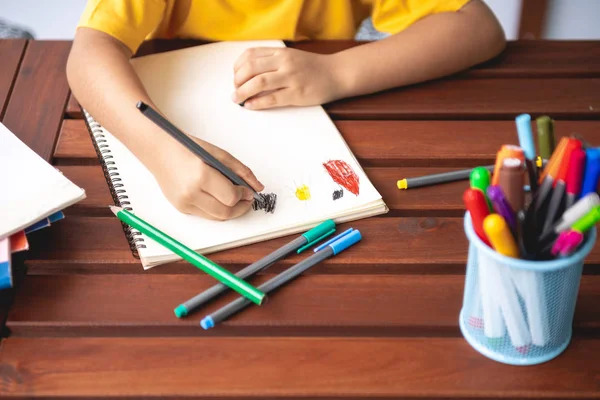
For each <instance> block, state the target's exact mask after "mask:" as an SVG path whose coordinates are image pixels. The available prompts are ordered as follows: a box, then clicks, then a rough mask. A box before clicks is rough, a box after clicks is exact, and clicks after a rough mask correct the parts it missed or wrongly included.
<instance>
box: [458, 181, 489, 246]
mask: <svg viewBox="0 0 600 400" xmlns="http://www.w3.org/2000/svg"><path fill="white" fill-rule="evenodd" d="M463 201H464V203H465V207H466V208H467V211H469V214H471V222H472V223H473V230H474V231H475V233H476V234H477V236H479V239H481V240H482V241H483V243H485V244H487V245H488V246H490V247H492V246H491V245H490V242H489V240H488V238H487V236H486V234H485V231H484V230H483V220H484V219H485V217H487V216H488V215H489V214H490V209H489V207H488V205H487V202H486V200H485V196H484V195H483V192H482V191H481V190H479V189H467V190H465V193H464V194H463Z"/></svg>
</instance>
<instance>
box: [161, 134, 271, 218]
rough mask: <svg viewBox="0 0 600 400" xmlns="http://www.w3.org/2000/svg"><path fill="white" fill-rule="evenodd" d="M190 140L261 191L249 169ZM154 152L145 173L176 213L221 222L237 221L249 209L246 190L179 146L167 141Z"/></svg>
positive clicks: (232, 158) (248, 198) (217, 149)
mask: <svg viewBox="0 0 600 400" xmlns="http://www.w3.org/2000/svg"><path fill="white" fill-rule="evenodd" d="M163 134H164V133H163ZM192 139H194V140H195V141H196V142H198V143H199V144H200V145H201V146H202V147H203V148H204V149H205V150H206V151H208V152H209V153H210V154H212V155H213V156H214V157H215V158H217V159H218V160H219V161H221V162H222V163H223V164H225V165H226V166H228V167H229V168H230V169H231V170H232V171H233V172H235V173H236V174H238V175H239V176H240V177H241V178H242V179H244V180H245V181H246V182H247V183H248V184H249V185H250V186H252V187H253V188H254V190H256V191H261V190H263V189H264V186H263V185H262V184H261V183H260V182H259V181H258V179H256V176H254V174H253V173H252V171H251V170H250V168H248V167H247V166H245V165H244V164H242V163H241V162H240V161H239V160H237V159H236V158H234V157H233V156H232V155H231V154H229V153H228V152H226V151H224V150H222V149H220V148H219V147H217V146H214V145H212V144H210V143H207V142H205V141H203V140H200V139H197V138H193V137H192ZM157 149H158V151H157V152H156V153H155V154H154V156H153V157H150V158H151V159H152V161H151V162H150V163H149V164H150V165H149V169H150V170H151V172H152V173H153V174H154V177H155V178H156V180H157V182H158V184H159V185H160V188H161V190H162V192H163V193H164V195H165V196H166V197H167V199H168V200H169V201H170V202H171V204H173V205H174V206H175V207H176V208H177V209H178V210H179V211H181V212H183V213H186V214H195V215H199V216H202V217H204V218H208V219H214V220H221V221H223V220H228V219H233V218H237V217H239V216H241V215H243V214H245V213H246V212H247V211H248V210H249V209H250V208H251V207H252V201H253V197H252V192H251V191H250V190H249V189H247V188H245V187H242V186H237V185H234V184H233V183H231V181H229V179H227V178H226V177H225V176H223V174H221V173H220V172H219V171H217V170H216V169H214V168H212V167H210V166H208V165H207V164H205V163H204V162H203V161H202V160H201V159H199V158H198V157H197V156H195V155H194V154H193V153H191V152H190V151H189V150H187V149H186V148H184V147H183V146H182V145H181V144H179V143H177V142H175V141H174V140H171V139H170V138H168V140H165V141H164V143H160V144H159V146H158V148H157Z"/></svg>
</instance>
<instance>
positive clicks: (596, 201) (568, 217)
mask: <svg viewBox="0 0 600 400" xmlns="http://www.w3.org/2000/svg"><path fill="white" fill-rule="evenodd" d="M599 205H600V196H598V193H596V192H593V193H589V194H587V195H585V196H584V197H582V198H581V199H579V201H577V202H576V203H575V204H573V206H571V207H570V208H569V209H568V210H567V211H565V212H564V213H563V215H562V217H561V219H560V220H559V221H558V223H557V224H556V225H555V226H554V231H555V232H563V231H565V230H567V229H569V228H570V227H571V225H573V224H574V223H575V222H577V220H579V219H581V218H582V217H583V216H584V215H585V214H587V213H588V212H589V211H590V210H591V209H592V208H594V207H597V206H599Z"/></svg>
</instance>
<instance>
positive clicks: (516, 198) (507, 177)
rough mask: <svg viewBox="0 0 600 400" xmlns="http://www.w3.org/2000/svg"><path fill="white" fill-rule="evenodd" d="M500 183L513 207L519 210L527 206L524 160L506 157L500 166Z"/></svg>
mask: <svg viewBox="0 0 600 400" xmlns="http://www.w3.org/2000/svg"><path fill="white" fill-rule="evenodd" d="M499 175H500V176H499V178H498V184H499V185H500V187H501V188H502V191H503V192H504V195H505V196H506V199H507V200H508V202H509V203H510V206H511V207H512V209H513V210H514V211H515V212H517V211H519V210H521V209H523V207H525V191H524V190H523V185H524V184H525V170H524V169H523V162H522V161H521V160H519V159H516V158H506V159H505V160H504V162H503V163H502V166H501V167H500V172H499Z"/></svg>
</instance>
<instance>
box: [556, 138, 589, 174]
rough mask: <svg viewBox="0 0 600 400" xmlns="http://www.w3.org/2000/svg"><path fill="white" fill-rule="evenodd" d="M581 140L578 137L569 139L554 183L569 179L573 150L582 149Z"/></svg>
mask: <svg viewBox="0 0 600 400" xmlns="http://www.w3.org/2000/svg"><path fill="white" fill-rule="evenodd" d="M581 147H582V145H581V142H580V141H579V140H577V139H569V143H567V146H566V147H565V153H564V154H563V157H562V159H561V160H560V166H559V168H558V174H557V175H556V179H555V180H554V184H555V185H556V182H557V181H558V180H561V181H563V182H565V181H566V180H567V173H568V171H569V165H570V163H571V155H572V154H573V151H575V150H577V149H581Z"/></svg>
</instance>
